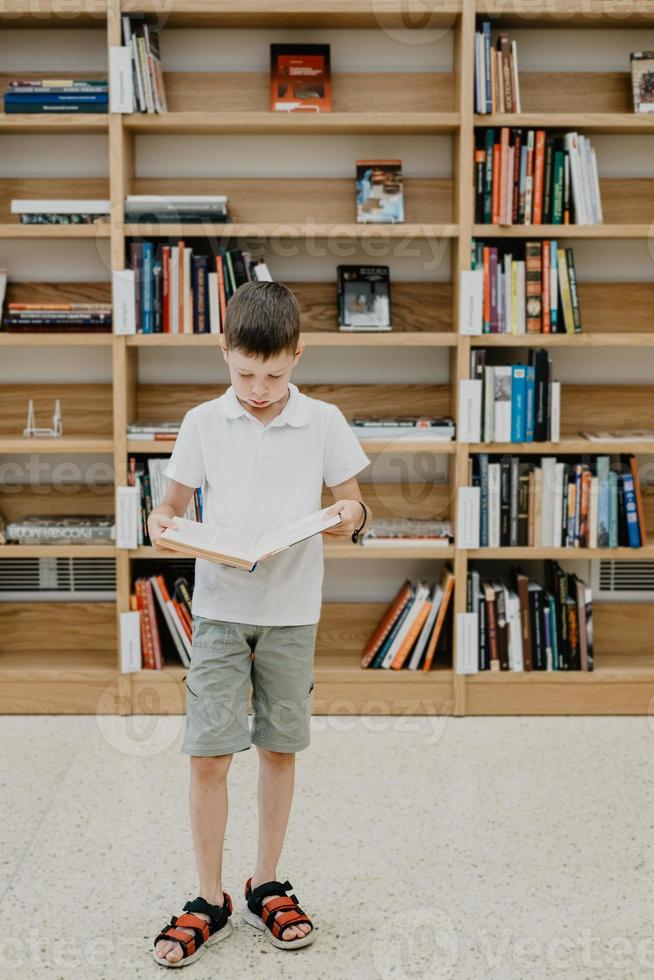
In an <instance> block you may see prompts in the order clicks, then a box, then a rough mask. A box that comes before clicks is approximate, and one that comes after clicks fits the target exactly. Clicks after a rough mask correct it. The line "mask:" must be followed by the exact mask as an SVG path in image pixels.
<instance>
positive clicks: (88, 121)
mask: <svg viewBox="0 0 654 980" xmlns="http://www.w3.org/2000/svg"><path fill="white" fill-rule="evenodd" d="M108 130H109V115H108V114H103V113H95V112H84V113H80V114H79V115H74V114H72V113H71V114H68V115H67V114H66V113H63V112H61V113H56V112H52V113H43V114H40V113H36V112H33V113H30V112H27V113H4V112H0V135H1V134H2V133H18V134H20V133H52V134H56V133H71V134H75V133H107V132H108Z"/></svg>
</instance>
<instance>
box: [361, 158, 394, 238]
mask: <svg viewBox="0 0 654 980" xmlns="http://www.w3.org/2000/svg"><path fill="white" fill-rule="evenodd" d="M356 204H357V221H358V222H363V223H368V222H370V223H373V224H375V223H376V224H398V223H401V222H403V221H404V193H403V187H402V161H401V160H357V185H356Z"/></svg>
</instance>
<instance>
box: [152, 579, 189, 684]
mask: <svg viewBox="0 0 654 980" xmlns="http://www.w3.org/2000/svg"><path fill="white" fill-rule="evenodd" d="M149 581H150V585H151V586H152V592H153V593H154V597H155V599H156V600H157V604H158V606H159V609H160V610H161V613H162V615H163V618H164V621H165V623H166V626H167V627H168V632H169V633H170V635H171V637H172V640H173V643H174V644H175V649H176V650H177V653H178V654H179V659H180V660H181V661H182V663H183V664H184V666H185V667H190V666H191V660H190V655H191V644H190V642H189V639H188V636H187V635H186V630H185V629H184V627H183V625H182V624H181V623H180V621H179V615H178V613H177V609H176V608H175V603H174V602H171V600H170V599H168V600H166V599H164V596H163V593H162V591H161V588H160V586H159V583H158V581H157V577H156V575H153V576H152V577H151V578H150V579H149Z"/></svg>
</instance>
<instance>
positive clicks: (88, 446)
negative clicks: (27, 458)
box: [0, 435, 114, 455]
mask: <svg viewBox="0 0 654 980" xmlns="http://www.w3.org/2000/svg"><path fill="white" fill-rule="evenodd" d="M113 451H114V441H113V438H106V439H101V438H95V437H93V438H89V437H86V436H66V435H63V436H58V437H57V438H54V437H52V438H48V437H47V436H46V437H43V438H38V437H36V436H32V437H27V436H3V435H0V453H65V454H66V455H68V454H69V453H70V454H78V453H113Z"/></svg>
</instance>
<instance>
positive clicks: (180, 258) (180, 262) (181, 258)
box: [177, 242, 186, 333]
mask: <svg viewBox="0 0 654 980" xmlns="http://www.w3.org/2000/svg"><path fill="white" fill-rule="evenodd" d="M177 248H178V252H177V255H178V263H177V271H178V276H179V294H178V297H177V300H178V303H177V305H178V315H179V332H180V333H186V323H185V321H184V288H185V286H186V283H185V282H184V242H178V244H177Z"/></svg>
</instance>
